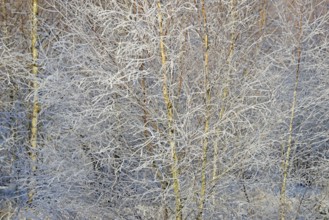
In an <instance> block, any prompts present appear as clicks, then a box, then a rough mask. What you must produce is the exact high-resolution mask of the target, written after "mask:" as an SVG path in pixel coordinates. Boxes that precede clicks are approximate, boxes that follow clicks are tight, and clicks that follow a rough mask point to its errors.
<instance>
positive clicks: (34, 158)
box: [29, 0, 39, 203]
mask: <svg viewBox="0 0 329 220" xmlns="http://www.w3.org/2000/svg"><path fill="white" fill-rule="evenodd" d="M37 14H38V1H37V0H32V32H31V39H32V42H31V47H32V74H33V76H34V80H33V82H32V85H33V92H34V96H33V110H32V122H31V137H30V144H31V153H30V158H31V162H32V172H33V173H34V172H35V171H36V169H37V167H36V161H37V155H36V148H37V133H38V127H37V124H38V112H39V104H38V86H39V85H38V81H37V75H38V65H37V59H38V49H37V48H36V45H37V37H38V34H37V28H38V18H37ZM33 194H34V189H31V190H30V192H29V203H32V200H33Z"/></svg>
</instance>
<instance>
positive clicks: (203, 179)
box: [197, 0, 211, 219]
mask: <svg viewBox="0 0 329 220" xmlns="http://www.w3.org/2000/svg"><path fill="white" fill-rule="evenodd" d="M201 4H202V5H201V11H202V18H203V29H204V37H203V43H204V67H203V68H204V87H205V104H206V118H205V123H204V134H205V138H204V139H203V144H202V145H203V146H202V168H201V191H200V203H199V212H198V215H197V219H202V213H203V209H204V203H205V199H206V189H207V181H206V167H207V153H208V142H209V118H210V99H211V96H210V85H209V70H208V63H209V51H208V50H209V45H208V29H207V14H206V8H205V1H204V0H202V1H201Z"/></svg>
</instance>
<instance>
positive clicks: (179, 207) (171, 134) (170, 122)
mask: <svg viewBox="0 0 329 220" xmlns="http://www.w3.org/2000/svg"><path fill="white" fill-rule="evenodd" d="M157 7H158V21H159V30H160V53H161V63H162V76H163V86H162V94H163V98H164V101H165V104H166V108H167V121H168V130H169V131H168V139H169V145H170V149H171V157H172V162H173V164H172V166H171V172H172V178H173V182H174V183H173V188H174V193H175V200H176V214H175V215H176V220H181V219H182V216H183V215H182V202H181V195H180V183H179V172H178V157H177V151H176V142H175V129H174V125H173V122H174V110H173V105H172V101H171V99H170V96H169V92H168V79H167V71H166V52H165V46H164V41H163V37H164V33H163V24H162V12H161V3H160V1H158V3H157Z"/></svg>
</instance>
